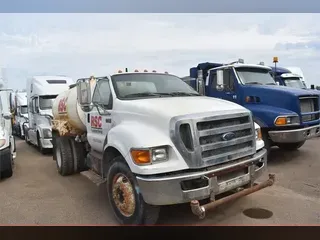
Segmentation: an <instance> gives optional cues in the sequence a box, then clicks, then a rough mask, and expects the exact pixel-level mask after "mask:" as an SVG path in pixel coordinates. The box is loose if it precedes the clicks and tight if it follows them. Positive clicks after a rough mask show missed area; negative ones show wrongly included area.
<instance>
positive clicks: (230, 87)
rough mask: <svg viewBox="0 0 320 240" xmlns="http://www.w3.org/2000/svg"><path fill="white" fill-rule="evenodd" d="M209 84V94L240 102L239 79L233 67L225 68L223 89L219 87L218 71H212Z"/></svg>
mask: <svg viewBox="0 0 320 240" xmlns="http://www.w3.org/2000/svg"><path fill="white" fill-rule="evenodd" d="M208 84H209V86H208V92H209V96H211V97H216V98H221V99H224V100H228V101H231V102H235V103H238V96H237V81H236V76H235V75H234V71H233V68H225V69H223V89H218V84H217V72H216V71H210V77H209V82H208Z"/></svg>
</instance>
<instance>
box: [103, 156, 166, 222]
mask: <svg viewBox="0 0 320 240" xmlns="http://www.w3.org/2000/svg"><path fill="white" fill-rule="evenodd" d="M123 189H125V190H126V191H125V193H124V191H123ZM107 191H108V197H109V202H110V205H111V207H112V210H113V213H114V216H115V217H116V219H117V220H118V222H119V223H120V224H130V225H131V224H132V225H141V224H142V225H143V224H156V222H157V220H158V218H159V213H160V206H151V205H149V204H147V203H146V202H145V201H144V200H143V197H142V195H141V193H140V192H139V186H138V183H137V180H136V177H135V175H134V174H133V173H132V172H131V170H130V168H129V167H128V165H127V164H126V163H125V160H124V158H123V157H122V156H118V157H115V158H114V159H113V160H112V162H111V163H110V165H109V169H108V173H107Z"/></svg>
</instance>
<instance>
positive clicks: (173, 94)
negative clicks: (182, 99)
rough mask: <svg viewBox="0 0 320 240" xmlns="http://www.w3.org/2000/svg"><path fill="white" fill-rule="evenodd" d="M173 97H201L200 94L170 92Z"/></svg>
mask: <svg viewBox="0 0 320 240" xmlns="http://www.w3.org/2000/svg"><path fill="white" fill-rule="evenodd" d="M167 94H168V95H171V96H201V95H200V94H199V93H187V92H169V93H167Z"/></svg>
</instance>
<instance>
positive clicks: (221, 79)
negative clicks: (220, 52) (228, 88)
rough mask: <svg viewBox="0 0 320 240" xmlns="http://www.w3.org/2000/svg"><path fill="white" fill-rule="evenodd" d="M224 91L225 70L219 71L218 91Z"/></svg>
mask: <svg viewBox="0 0 320 240" xmlns="http://www.w3.org/2000/svg"><path fill="white" fill-rule="evenodd" d="M223 89H224V86H223V70H222V69H219V70H217V90H220V91H222V90H223Z"/></svg>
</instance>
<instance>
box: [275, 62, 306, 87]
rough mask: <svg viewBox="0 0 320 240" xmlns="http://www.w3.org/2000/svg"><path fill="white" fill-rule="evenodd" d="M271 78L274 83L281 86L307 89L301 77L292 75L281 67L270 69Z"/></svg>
mask: <svg viewBox="0 0 320 240" xmlns="http://www.w3.org/2000/svg"><path fill="white" fill-rule="evenodd" d="M270 74H271V76H272V77H273V78H274V80H275V81H276V83H278V84H279V85H281V86H287V87H293V88H300V89H307V86H306V85H305V83H304V82H303V81H302V79H301V76H299V75H298V74H294V73H292V72H291V71H290V70H289V69H287V68H283V67H271V71H270Z"/></svg>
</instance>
